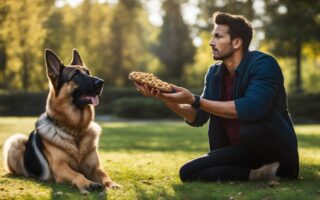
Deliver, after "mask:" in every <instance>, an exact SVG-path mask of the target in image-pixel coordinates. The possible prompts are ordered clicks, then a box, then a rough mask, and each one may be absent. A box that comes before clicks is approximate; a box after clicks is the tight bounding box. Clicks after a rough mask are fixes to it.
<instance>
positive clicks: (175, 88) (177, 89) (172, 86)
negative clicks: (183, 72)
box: [171, 84, 183, 92]
mask: <svg viewBox="0 0 320 200" xmlns="http://www.w3.org/2000/svg"><path fill="white" fill-rule="evenodd" d="M171 88H172V89H173V90H175V91H176V92H178V91H182V90H183V88H182V87H179V86H176V85H172V84H171Z"/></svg>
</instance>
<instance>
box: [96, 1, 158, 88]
mask: <svg viewBox="0 0 320 200" xmlns="http://www.w3.org/2000/svg"><path fill="white" fill-rule="evenodd" d="M110 21H111V24H110V34H109V37H108V42H107V45H106V46H105V50H104V51H103V52H101V53H102V55H103V58H104V64H105V68H104V74H105V75H106V77H104V78H105V81H106V82H107V83H109V84H112V85H117V86H123V85H128V84H131V83H130V81H129V80H128V78H127V77H128V73H129V72H130V71H131V70H139V69H140V70H145V69H146V68H147V64H148V62H149V61H150V53H149V43H150V35H151V32H152V27H151V25H150V24H149V22H148V21H147V16H146V13H145V11H144V10H143V8H142V6H141V3H140V2H139V1H138V0H120V1H119V2H118V4H117V5H116V6H115V8H114V9H113V10H112V16H111V18H110Z"/></svg>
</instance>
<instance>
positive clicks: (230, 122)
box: [221, 75, 240, 144]
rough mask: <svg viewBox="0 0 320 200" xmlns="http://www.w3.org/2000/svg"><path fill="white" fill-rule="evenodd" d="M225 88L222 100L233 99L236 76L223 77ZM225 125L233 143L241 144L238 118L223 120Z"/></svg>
mask: <svg viewBox="0 0 320 200" xmlns="http://www.w3.org/2000/svg"><path fill="white" fill-rule="evenodd" d="M223 80H224V81H223V89H222V96H221V100H222V101H232V100H234V98H233V84H234V76H230V75H229V76H228V75H225V76H224V77H223ZM222 124H223V127H224V129H225V131H226V133H227V135H228V137H229V140H230V143H231V144H240V137H239V129H240V123H239V120H238V119H227V118H223V120H222Z"/></svg>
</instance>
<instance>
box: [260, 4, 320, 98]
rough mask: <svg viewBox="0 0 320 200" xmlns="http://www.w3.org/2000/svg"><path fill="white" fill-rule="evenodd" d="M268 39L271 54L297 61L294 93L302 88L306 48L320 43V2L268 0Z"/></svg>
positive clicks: (265, 18)
mask: <svg viewBox="0 0 320 200" xmlns="http://www.w3.org/2000/svg"><path fill="white" fill-rule="evenodd" d="M265 4H266V16H264V22H265V32H266V38H267V39H268V40H269V41H270V42H271V43H272V44H273V47H272V49H271V50H272V51H273V52H274V53H275V54H277V55H280V56H286V57H291V58H295V60H296V75H295V77H296V78H295V91H296V92H297V93H300V92H302V91H303V88H302V79H301V77H302V75H301V60H302V48H303V46H304V45H305V44H308V43H312V42H313V41H316V40H318V41H319V40H320V15H319V13H320V2H319V1H317V0H310V1H290V0H277V1H270V0H265Z"/></svg>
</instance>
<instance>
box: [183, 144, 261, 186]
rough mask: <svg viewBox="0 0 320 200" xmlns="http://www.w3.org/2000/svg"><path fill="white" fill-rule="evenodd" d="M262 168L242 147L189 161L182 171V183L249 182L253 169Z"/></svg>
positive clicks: (213, 152)
mask: <svg viewBox="0 0 320 200" xmlns="http://www.w3.org/2000/svg"><path fill="white" fill-rule="evenodd" d="M259 166H261V163H260V162H259V159H257V158H256V157H255V156H253V155H252V154H251V153H250V152H249V151H247V150H246V149H245V148H243V147H241V146H240V145H232V146H228V147H224V148H221V149H217V150H215V151H212V152H209V153H208V154H206V155H204V156H202V157H199V158H196V159H194V160H191V161H189V162H188V163H186V164H185V165H183V166H182V167H181V169H180V179H181V181H183V182H184V181H197V180H202V181H215V180H248V178H249V173H250V171H251V169H252V168H257V167H259Z"/></svg>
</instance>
